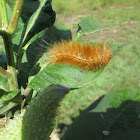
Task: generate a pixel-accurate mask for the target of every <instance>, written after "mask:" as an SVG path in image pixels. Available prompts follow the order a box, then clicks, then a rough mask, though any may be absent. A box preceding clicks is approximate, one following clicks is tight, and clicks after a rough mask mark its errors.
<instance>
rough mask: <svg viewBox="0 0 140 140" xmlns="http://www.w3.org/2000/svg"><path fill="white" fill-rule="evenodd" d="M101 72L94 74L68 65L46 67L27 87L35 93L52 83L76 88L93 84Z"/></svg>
mask: <svg viewBox="0 0 140 140" xmlns="http://www.w3.org/2000/svg"><path fill="white" fill-rule="evenodd" d="M103 70H104V69H103V68H102V69H100V70H99V71H96V72H95V71H87V70H84V69H80V68H78V67H74V66H70V65H53V66H52V65H48V66H46V67H45V68H44V69H43V70H42V71H41V72H40V73H39V74H37V75H36V76H35V77H34V78H33V79H32V80H31V82H30V83H29V84H28V86H29V87H31V88H33V89H35V90H36V91H39V90H43V89H44V88H45V87H46V86H48V85H50V84H52V83H55V84H58V83H59V84H62V85H65V86H67V87H69V88H78V87H82V86H84V85H86V84H89V83H91V82H93V81H94V80H95V79H96V78H97V77H98V76H99V75H100V74H101V73H102V72H103Z"/></svg>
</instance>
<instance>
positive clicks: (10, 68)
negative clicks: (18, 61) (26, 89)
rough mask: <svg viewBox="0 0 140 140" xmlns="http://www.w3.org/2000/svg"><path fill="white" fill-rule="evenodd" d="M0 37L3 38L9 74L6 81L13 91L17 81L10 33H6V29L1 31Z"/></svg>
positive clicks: (16, 86)
mask: <svg viewBox="0 0 140 140" xmlns="http://www.w3.org/2000/svg"><path fill="white" fill-rule="evenodd" d="M2 37H3V40H4V45H5V51H6V57H7V71H8V72H9V74H10V76H9V78H8V83H9V86H10V91H13V90H17V89H18V82H17V70H16V69H15V62H14V53H13V46H12V38H11V35H10V34H8V33H7V32H6V31H3V34H2Z"/></svg>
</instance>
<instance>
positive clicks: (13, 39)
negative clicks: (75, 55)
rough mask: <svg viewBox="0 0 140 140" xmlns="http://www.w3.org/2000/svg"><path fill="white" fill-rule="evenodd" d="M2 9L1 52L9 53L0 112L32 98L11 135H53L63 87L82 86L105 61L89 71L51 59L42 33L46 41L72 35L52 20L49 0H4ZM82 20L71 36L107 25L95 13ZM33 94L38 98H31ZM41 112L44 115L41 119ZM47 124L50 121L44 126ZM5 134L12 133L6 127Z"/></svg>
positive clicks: (1, 71)
mask: <svg viewBox="0 0 140 140" xmlns="http://www.w3.org/2000/svg"><path fill="white" fill-rule="evenodd" d="M0 10H1V11H0V13H1V14H0V15H1V20H0V23H1V24H0V25H1V28H0V35H1V36H2V38H3V42H4V47H5V50H3V51H2V52H1V54H2V56H6V63H5V65H4V64H3V65H1V67H0V93H1V95H0V103H1V106H0V114H1V115H5V114H8V113H10V112H11V113H14V112H15V111H17V110H19V108H20V106H21V107H22V108H23V107H24V104H25V103H26V102H30V100H31V103H30V104H29V108H27V109H26V110H25V113H23V117H22V116H20V121H19V123H20V126H21V125H22V129H21V131H20V132H19V133H20V134H19V135H18V134H15V135H14V134H13V133H12V134H11V133H10V135H11V136H12V137H11V139H12V138H13V137H14V138H17V137H18V138H17V139H19V138H21V137H22V139H27V137H26V136H25V135H26V134H27V136H28V139H31V138H33V136H35V138H36V139H38V137H40V136H42V139H46V138H47V139H49V135H50V132H51V131H52V130H53V126H54V123H53V121H54V117H55V116H56V109H57V107H58V106H59V102H60V101H61V99H62V98H63V97H64V95H65V93H67V92H68V91H69V89H78V88H80V87H82V86H84V85H87V84H89V83H92V82H93V81H94V80H95V79H96V78H97V77H98V76H99V75H101V74H102V73H103V71H104V68H105V67H104V68H102V69H100V70H98V71H87V70H84V69H81V68H78V67H73V66H70V65H62V64H61V65H60V64H59V65H53V66H52V65H47V60H46V55H47V54H46V53H45V52H46V47H47V45H46V47H45V48H44V47H41V45H40V44H39V45H38V42H41V41H42V39H43V40H45V41H46V42H48V43H49V42H51V43H52V42H53V43H54V42H57V41H60V40H62V39H65V40H67V39H72V38H71V32H70V30H69V28H68V27H67V26H64V25H59V24H57V23H55V24H54V22H55V12H54V11H53V10H52V6H51V0H37V1H33V0H25V1H23V0H10V1H9V0H1V1H0ZM78 26H79V29H78V32H77V33H76V34H75V36H74V38H73V40H74V41H80V42H82V41H83V40H82V37H83V36H84V35H88V34H91V33H95V32H97V31H99V30H104V29H105V28H104V27H103V26H101V25H99V24H98V23H96V22H95V21H94V20H93V19H92V17H91V16H88V17H85V18H84V19H82V20H81V21H80V22H79V25H78ZM112 49H113V55H114V54H115V53H116V51H117V50H118V45H112ZM2 59H3V57H2ZM5 67H6V68H5ZM52 83H53V84H58V83H59V84H61V85H64V86H67V87H69V88H66V87H63V86H60V85H53V86H49V85H50V84H52ZM48 86H49V87H48ZM46 87H48V88H47V89H46ZM45 89H46V90H45ZM37 94H38V95H37ZM27 95H28V96H27ZM36 96H37V97H36ZM21 97H22V98H23V99H21ZM26 97H27V98H26ZM34 97H36V98H35V99H33V98H34ZM24 98H25V99H24ZM46 102H47V103H46ZM41 106H42V107H41ZM46 110H47V111H46ZM39 111H40V113H39V114H40V115H39V114H38V112H39ZM46 113H47V114H46ZM48 114H49V115H48ZM34 116H36V118H35V120H34V122H32V123H31V124H32V125H29V122H31V121H30V119H31V120H33V118H34ZM22 118H23V123H22ZM37 118H38V119H37ZM43 118H44V121H42V122H41V120H43ZM45 124H48V126H47V127H46V129H45V131H44V132H43V131H42V129H44V128H43V126H46V125H45ZM9 125H10V124H9ZM39 125H40V127H39V129H38V126H39ZM13 127H14V126H13ZM16 129H17V128H16ZM33 129H35V131H34V130H33ZM13 130H14V129H13ZM32 132H33V133H32ZM37 132H38V133H37ZM41 133H42V135H41ZM4 134H5V135H8V132H6V133H4ZM35 134H36V135H35ZM24 136H25V137H24Z"/></svg>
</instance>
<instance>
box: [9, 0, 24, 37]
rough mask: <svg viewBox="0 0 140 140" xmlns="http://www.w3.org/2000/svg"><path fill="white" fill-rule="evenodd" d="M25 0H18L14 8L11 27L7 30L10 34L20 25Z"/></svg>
mask: <svg viewBox="0 0 140 140" xmlns="http://www.w3.org/2000/svg"><path fill="white" fill-rule="evenodd" d="M23 3H24V0H17V2H16V5H15V8H14V10H13V16H12V19H11V22H10V24H9V27H8V29H7V32H8V33H9V34H13V33H14V32H15V30H16V27H17V25H18V20H19V17H20V13H21V11H22V6H23Z"/></svg>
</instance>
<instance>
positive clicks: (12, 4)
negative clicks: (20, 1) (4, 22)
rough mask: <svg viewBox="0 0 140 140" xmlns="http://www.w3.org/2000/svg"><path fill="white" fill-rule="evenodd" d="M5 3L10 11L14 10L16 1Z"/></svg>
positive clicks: (8, 0)
mask: <svg viewBox="0 0 140 140" xmlns="http://www.w3.org/2000/svg"><path fill="white" fill-rule="evenodd" d="M5 2H6V3H7V4H8V5H9V6H10V8H11V10H12V11H13V10H14V7H15V4H16V2H17V0H5Z"/></svg>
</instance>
